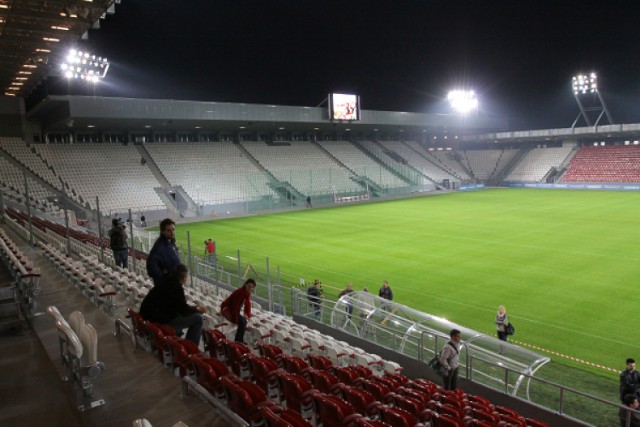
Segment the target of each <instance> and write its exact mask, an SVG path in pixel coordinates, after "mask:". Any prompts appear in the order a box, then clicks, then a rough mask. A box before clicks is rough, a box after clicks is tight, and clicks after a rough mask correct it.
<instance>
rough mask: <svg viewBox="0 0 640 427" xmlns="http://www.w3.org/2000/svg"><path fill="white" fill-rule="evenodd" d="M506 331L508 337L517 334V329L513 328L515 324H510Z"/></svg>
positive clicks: (505, 328)
mask: <svg viewBox="0 0 640 427" xmlns="http://www.w3.org/2000/svg"><path fill="white" fill-rule="evenodd" d="M504 331H505V332H506V333H507V335H513V334H515V333H516V328H515V327H514V326H513V323H509V324H508V325H507V326H505V327H504Z"/></svg>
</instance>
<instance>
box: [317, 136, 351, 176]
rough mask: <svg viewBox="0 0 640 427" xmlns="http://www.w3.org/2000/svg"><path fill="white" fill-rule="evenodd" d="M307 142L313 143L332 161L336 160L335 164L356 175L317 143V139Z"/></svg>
mask: <svg viewBox="0 0 640 427" xmlns="http://www.w3.org/2000/svg"><path fill="white" fill-rule="evenodd" d="M309 142H311V144H312V145H315V146H316V147H317V148H318V149H319V150H320V151H322V152H323V153H325V154H326V155H327V157H329V158H330V159H332V160H333V161H334V162H336V164H338V165H340V166H342V167H343V168H345V169H346V170H348V171H349V173H351V174H352V175H357V173H355V172H354V171H353V170H352V169H351V168H349V166H347V165H345V164H344V163H342V162H341V161H340V160H339V159H338V158H337V157H336V156H334V155H333V154H331V153H330V152H329V151H328V150H327V149H326V148H324V147H323V146H322V145H320V144H318V142H317V141H309Z"/></svg>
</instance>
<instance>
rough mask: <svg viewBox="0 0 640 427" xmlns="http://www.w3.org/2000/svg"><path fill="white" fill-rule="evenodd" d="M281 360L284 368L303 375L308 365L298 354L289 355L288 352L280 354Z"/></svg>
mask: <svg viewBox="0 0 640 427" xmlns="http://www.w3.org/2000/svg"><path fill="white" fill-rule="evenodd" d="M281 360H282V366H283V367H284V370H285V371H287V372H289V373H292V374H299V375H303V372H304V370H305V369H307V368H308V367H309V365H308V364H307V362H305V361H304V359H302V358H301V357H298V356H291V355H289V354H286V353H283V354H282V355H281Z"/></svg>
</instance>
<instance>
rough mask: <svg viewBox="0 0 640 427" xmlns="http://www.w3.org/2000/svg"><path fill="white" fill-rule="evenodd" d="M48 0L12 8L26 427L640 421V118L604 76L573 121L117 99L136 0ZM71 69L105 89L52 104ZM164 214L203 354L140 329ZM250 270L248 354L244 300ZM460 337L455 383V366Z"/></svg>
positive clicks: (6, 413)
mask: <svg viewBox="0 0 640 427" xmlns="http://www.w3.org/2000/svg"><path fill="white" fill-rule="evenodd" d="M40 3H41V2H36V1H30V0H29V1H24V2H7V1H4V0H0V25H2V27H0V29H1V32H0V46H2V47H1V48H0V58H2V64H3V65H2V67H1V69H0V83H1V84H2V85H3V89H4V95H3V96H0V190H1V191H0V209H1V210H2V212H3V215H2V217H1V220H0V254H1V256H0V258H2V263H1V265H2V268H1V269H0V279H1V281H0V283H2V287H0V290H1V291H0V294H1V295H2V297H3V298H2V302H1V305H0V307H2V309H1V310H0V313H1V314H2V316H1V318H0V330H1V331H2V338H1V339H0V346H1V347H2V352H3V358H2V362H3V366H2V372H3V375H2V377H3V384H4V386H3V393H2V397H3V401H4V402H5V404H4V405H3V411H2V414H0V424H2V425H7V426H13V425H16V426H18V425H40V424H45V423H46V424H49V425H61V426H62V425H64V426H75V425H91V426H102V425H104V426H113V425H134V426H182V425H187V426H294V427H295V426H324V427H333V426H336V427H338V426H349V427H351V426H393V427H395V426H408V427H409V426H410V427H414V426H434V427H438V426H523V427H527V426H532V427H537V426H582V425H594V426H614V425H629V426H633V425H635V424H633V422H634V419H635V418H634V416H636V414H640V413H639V412H638V411H634V410H631V409H629V408H628V407H626V406H624V405H622V404H621V403H620V401H621V396H620V389H619V385H620V382H619V381H620V380H619V378H620V372H621V371H622V370H624V368H625V360H626V359H627V358H633V357H635V355H636V351H637V348H638V347H637V346H636V345H635V343H634V341H633V338H634V337H635V334H634V332H635V327H634V322H633V320H632V319H635V312H636V310H635V308H636V307H635V304H634V300H633V295H634V290H635V289H634V285H633V284H634V279H635V277H636V276H637V264H638V262H637V261H638V257H637V250H636V246H637V244H636V242H637V241H638V240H639V239H640V231H638V227H636V224H637V220H636V218H635V212H637V210H638V208H639V207H640V143H639V141H640V123H627V124H617V123H615V121H614V120H613V115H612V114H611V111H610V110H609V108H608V106H607V104H606V103H605V100H606V99H605V98H606V96H605V94H603V93H602V92H601V91H600V90H599V88H598V84H597V76H596V74H595V73H586V74H579V75H576V76H575V77H573V79H572V80H571V81H570V85H568V86H570V89H572V91H573V94H572V93H571V92H570V91H568V97H569V98H571V96H572V95H573V98H574V99H575V105H574V110H572V113H571V114H577V117H576V118H575V120H574V121H573V123H571V122H570V121H569V122H568V123H567V126H566V127H549V128H535V129H533V128H532V129H525V130H512V128H511V126H510V122H509V119H508V118H507V117H506V116H503V115H499V114H486V113H485V112H483V111H482V110H481V108H480V107H479V106H478V102H480V101H479V100H478V98H477V97H476V94H475V93H473V92H471V91H466V90H465V91H462V90H458V91H452V92H451V93H450V98H449V99H448V104H449V107H450V110H449V112H448V113H447V114H442V113H427V112H405V111H385V110H381V109H366V108H363V107H364V106H365V105H366V102H367V100H366V98H365V97H364V96H362V97H361V96H359V95H358V94H356V93H354V92H351V93H349V92H346V91H344V92H340V93H338V92H331V93H329V94H328V96H326V97H324V96H323V99H322V101H321V102H320V103H319V104H317V105H316V106H307V105H284V104H279V103H273V104H271V103H257V102H242V101H238V102H227V101H224V102H222V101H203V100H197V99H193V100H175V99H161V98H148V97H136V96H131V97H113V96H100V95H99V94H96V89H95V85H97V84H101V83H102V82H103V81H104V82H106V81H108V78H109V68H110V67H111V65H110V64H109V61H108V60H107V58H106V57H104V58H103V57H102V56H98V53H96V54H93V53H91V52H89V50H88V48H89V46H90V43H89V41H86V40H85V39H86V37H85V36H86V34H87V33H88V32H89V30H90V29H94V30H96V31H97V32H99V31H100V30H99V28H100V22H103V21H104V20H105V19H106V20H108V19H109V17H110V16H111V15H112V14H113V13H115V11H116V6H118V5H119V3H120V2H118V1H116V2H114V1H111V0H102V1H99V0H94V1H92V2H86V1H83V2H78V1H71V0H69V1H67V0H64V1H59V2H45V4H44V5H42V4H40ZM61 28H64V30H61ZM61 34H63V35H62V36H61ZM65 38H66V39H65ZM56 40H57V41H56ZM81 41H82V42H81ZM69 45H74V46H75V48H74V50H71V51H68V52H67V50H66V48H67V47H68V46H69ZM61 64H62V65H61ZM60 73H62V74H61V75H60ZM57 74H58V75H57ZM56 78H60V79H62V80H63V81H64V80H65V79H68V80H66V81H67V85H69V83H68V82H69V81H72V80H74V79H77V80H78V82H80V81H85V82H86V83H88V84H90V85H93V86H91V89H87V90H85V92H84V93H78V94H75V93H74V94H71V93H70V92H69V93H67V94H51V93H48V94H46V96H40V95H41V94H40V92H41V89H42V88H43V86H46V85H47V84H48V83H47V82H49V81H51V83H50V84H51V86H53V85H54V82H55V81H56V80H55V79H56ZM83 83H84V82H83ZM74 84H75V83H74ZM83 90H84V89H83ZM361 98H362V99H361ZM165 218H170V219H171V220H172V221H173V222H175V227H176V230H175V240H176V243H175V244H176V250H177V254H178V256H179V258H180V262H181V263H182V264H184V265H186V266H187V267H188V269H189V277H188V279H187V281H186V282H185V284H184V294H185V297H186V300H187V302H188V303H189V304H191V305H193V306H198V307H203V309H204V312H203V314H202V316H201V318H202V321H203V324H204V330H203V333H202V340H199V339H198V341H199V344H198V345H194V344H193V343H192V342H191V341H189V340H188V339H184V338H182V336H181V334H180V331H179V330H174V328H173V327H171V326H169V325H168V324H164V322H160V323H158V322H151V321H148V320H145V319H144V318H143V317H142V315H141V314H140V312H141V303H142V301H143V300H145V298H146V297H147V295H150V292H151V290H152V289H153V288H154V287H155V286H154V283H155V278H154V279H153V280H152V277H151V276H150V275H149V271H148V270H147V261H148V259H149V258H150V253H151V251H152V248H153V247H154V243H155V242H156V240H157V239H158V236H159V235H160V236H162V235H163V234H162V233H164V228H163V229H162V230H161V228H160V223H161V221H163V220H164V219H165ZM113 227H116V228H117V227H121V228H123V229H124V230H125V232H126V240H125V243H124V250H125V260H126V263H125V267H122V266H121V265H119V264H118V263H119V262H120V261H119V260H117V256H116V252H117V251H118V249H117V248H116V247H114V245H115V243H114V241H113V240H112V239H110V235H111V234H110V233H111V231H112V230H113ZM208 242H209V243H208ZM249 278H251V279H254V280H255V281H256V282H257V287H256V290H255V292H254V293H253V296H252V297H251V311H252V316H251V318H250V319H249V322H248V324H247V330H246V335H245V336H244V343H243V344H240V343H237V342H234V340H233V338H234V335H235V334H236V333H237V329H238V328H237V325H236V323H238V322H234V321H231V320H229V318H228V316H225V315H223V313H221V303H222V301H224V300H225V299H226V298H227V297H228V296H229V295H230V294H231V293H232V292H234V291H236V290H237V289H239V288H241V287H242V286H243V284H244V283H245V281H246V280H247V279H249ZM314 282H315V284H314ZM383 282H388V285H389V287H390V288H391V289H392V291H393V293H392V297H391V301H389V299H388V298H382V297H381V295H383V289H384V286H383ZM312 287H313V288H316V289H317V290H318V294H317V295H318V297H317V299H314V298H313V297H311V295H312V294H311V293H310V291H309V290H310V289H311V288H312ZM351 287H352V288H351ZM346 289H349V292H346V291H345V290H346ZM351 289H352V290H353V291H351ZM314 295H315V294H314ZM499 306H506V308H507V312H508V314H509V321H510V322H511V324H512V326H515V332H513V334H512V335H509V337H508V339H507V341H504V340H500V339H499V338H498V336H497V334H496V322H495V320H496V312H497V311H498V307H499ZM452 329H456V330H458V331H460V333H461V338H462V341H461V344H462V345H461V347H460V349H459V352H458V351H457V353H459V354H458V355H459V360H460V365H459V374H458V375H459V379H458V388H457V389H456V390H448V389H446V387H443V378H442V377H441V376H440V375H439V373H438V372H437V371H436V370H434V369H433V368H432V367H430V365H433V363H432V361H433V359H434V357H436V356H437V355H440V354H441V353H442V352H443V351H444V349H445V347H446V346H447V342H448V341H449V339H450V336H449V334H450V331H451V330H452ZM176 332H177V333H178V335H176ZM187 336H188V334H187ZM240 341H242V339H241V340H240Z"/></svg>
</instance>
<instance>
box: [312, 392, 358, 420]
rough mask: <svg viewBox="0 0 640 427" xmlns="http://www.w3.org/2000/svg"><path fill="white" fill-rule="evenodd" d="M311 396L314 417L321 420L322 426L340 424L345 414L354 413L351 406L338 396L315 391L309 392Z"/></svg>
mask: <svg viewBox="0 0 640 427" xmlns="http://www.w3.org/2000/svg"><path fill="white" fill-rule="evenodd" d="M311 398H312V399H313V403H314V407H315V413H316V419H317V420H319V421H320V422H322V425H323V426H327V427H329V426H341V425H342V421H343V420H344V419H345V418H346V417H347V416H349V415H351V414H354V413H355V409H353V406H351V405H350V404H349V403H348V402H346V401H344V400H342V399H340V398H339V397H338V396H334V395H331V394H323V393H317V392H316V393H313V394H311Z"/></svg>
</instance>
